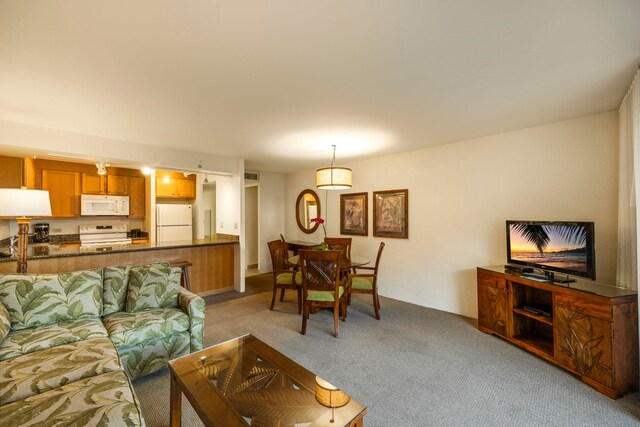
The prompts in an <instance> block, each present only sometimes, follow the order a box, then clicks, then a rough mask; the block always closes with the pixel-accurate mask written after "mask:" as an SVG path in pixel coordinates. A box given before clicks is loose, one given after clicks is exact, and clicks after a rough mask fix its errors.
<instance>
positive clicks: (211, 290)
mask: <svg viewBox="0 0 640 427" xmlns="http://www.w3.org/2000/svg"><path fill="white" fill-rule="evenodd" d="M77 243H78V244H74V242H69V241H65V242H64V243H63V244H60V245H55V244H48V243H36V244H31V245H29V247H28V255H27V261H28V262H27V273H28V274H29V273H30V274H43V273H62V272H67V271H78V270H87V269H92V268H101V267H108V266H114V265H139V264H146V263H149V262H156V261H169V262H171V261H173V262H179V261H189V262H191V263H192V266H191V267H189V278H190V282H191V290H192V291H193V292H194V293H196V294H199V295H201V296H206V295H211V294H215V293H219V292H226V291H229V290H232V289H234V287H237V286H239V277H240V274H239V272H240V264H239V259H240V255H239V254H240V245H239V244H238V237H237V236H230V235H223V234H220V235H217V236H213V237H211V238H207V239H200V240H186V241H173V242H164V243H158V242H155V243H132V244H128V245H117V246H104V247H103V246H97V247H89V248H85V247H80V246H79V242H77ZM2 250H3V251H7V250H8V248H6V247H5V248H2ZM15 271H16V259H15V258H13V257H8V258H0V273H14V272H15Z"/></svg>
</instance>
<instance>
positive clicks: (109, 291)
mask: <svg viewBox="0 0 640 427" xmlns="http://www.w3.org/2000/svg"><path fill="white" fill-rule="evenodd" d="M144 266H155V267H168V266H169V263H168V262H156V263H152V264H144V265H139V266H132V265H122V266H114V267H105V268H104V272H103V276H104V284H103V286H104V290H103V299H104V310H103V311H102V315H103V316H106V315H108V314H111V313H116V312H118V311H124V310H125V304H126V302H127V291H128V289H129V272H130V271H131V269H132V268H133V267H144Z"/></svg>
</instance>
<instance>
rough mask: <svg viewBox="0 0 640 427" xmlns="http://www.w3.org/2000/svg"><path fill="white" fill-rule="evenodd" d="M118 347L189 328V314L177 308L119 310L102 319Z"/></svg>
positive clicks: (166, 335)
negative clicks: (128, 311)
mask: <svg viewBox="0 0 640 427" xmlns="http://www.w3.org/2000/svg"><path fill="white" fill-rule="evenodd" d="M102 320H103V322H104V326H105V327H106V328H107V331H108V333H109V337H111V340H113V343H114V344H115V346H116V348H126V347H130V346H132V345H136V344H140V343H143V342H145V341H151V340H154V339H157V338H164V337H168V336H170V335H173V334H175V333H178V332H184V331H188V330H189V316H187V315H186V314H185V313H184V312H183V311H182V310H180V309H177V308H165V309H161V310H148V311H141V312H138V313H126V312H118V313H114V314H110V315H109V316H106V317H105V318H103V319H102Z"/></svg>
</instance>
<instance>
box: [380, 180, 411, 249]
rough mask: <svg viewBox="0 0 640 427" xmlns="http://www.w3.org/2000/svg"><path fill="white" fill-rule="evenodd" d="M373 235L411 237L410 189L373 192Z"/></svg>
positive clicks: (399, 237)
mask: <svg viewBox="0 0 640 427" xmlns="http://www.w3.org/2000/svg"><path fill="white" fill-rule="evenodd" d="M373 235H374V236H375V237H395V238H398V239H408V238H409V190H407V189H404V190H387V191H374V192H373Z"/></svg>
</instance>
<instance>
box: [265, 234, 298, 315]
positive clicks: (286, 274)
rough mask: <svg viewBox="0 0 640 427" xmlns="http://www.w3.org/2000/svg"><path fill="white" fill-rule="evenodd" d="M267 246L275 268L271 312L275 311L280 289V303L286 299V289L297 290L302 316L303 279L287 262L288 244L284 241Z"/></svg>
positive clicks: (273, 242) (272, 242)
mask: <svg viewBox="0 0 640 427" xmlns="http://www.w3.org/2000/svg"><path fill="white" fill-rule="evenodd" d="M267 245H268V246H269V253H270V254H271V266H272V267H273V296H272V297H271V308H270V310H273V305H274V304H275V302H276V294H277V293H278V289H280V301H282V300H283V299H284V291H285V289H295V290H296V291H297V292H298V314H300V313H302V277H301V276H300V273H299V272H297V271H296V270H295V269H294V268H293V267H292V266H291V265H290V264H289V263H288V262H287V257H288V253H287V244H286V243H285V242H283V241H282V240H273V241H271V242H268V243H267Z"/></svg>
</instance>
